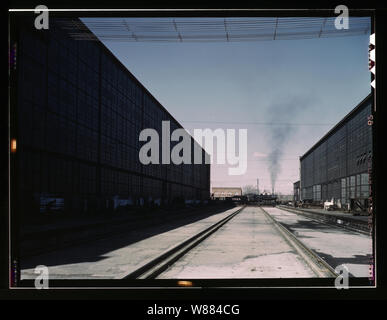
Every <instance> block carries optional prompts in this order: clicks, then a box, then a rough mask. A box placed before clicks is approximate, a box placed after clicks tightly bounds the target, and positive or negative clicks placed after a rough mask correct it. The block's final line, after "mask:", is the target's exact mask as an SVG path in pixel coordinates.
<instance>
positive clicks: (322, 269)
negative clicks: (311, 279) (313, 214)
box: [261, 207, 338, 278]
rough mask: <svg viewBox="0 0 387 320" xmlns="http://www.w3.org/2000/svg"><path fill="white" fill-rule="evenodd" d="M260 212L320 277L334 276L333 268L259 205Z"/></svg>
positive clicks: (335, 275)
mask: <svg viewBox="0 0 387 320" xmlns="http://www.w3.org/2000/svg"><path fill="white" fill-rule="evenodd" d="M261 210H262V212H263V213H264V214H265V215H266V217H267V218H268V219H269V220H270V221H272V222H273V224H274V226H276V227H277V230H278V231H279V233H280V234H281V235H282V237H283V238H284V239H285V241H286V242H287V243H288V244H289V245H290V246H291V247H293V248H294V249H295V250H296V252H297V253H298V254H299V255H300V256H301V258H302V259H303V260H304V261H305V262H306V264H307V265H308V266H309V267H310V268H311V269H312V271H313V272H314V273H315V274H316V275H317V276H318V277H320V278H336V277H337V276H338V274H337V273H336V272H335V270H334V269H333V268H332V267H331V266H330V265H329V264H328V263H327V262H326V261H325V260H323V259H322V258H321V257H320V256H319V255H317V254H316V253H315V252H314V251H313V250H311V249H310V248H308V247H307V246H306V245H305V244H304V243H303V242H302V241H301V240H299V239H298V238H297V237H296V236H295V235H294V234H293V233H292V232H290V231H289V230H288V229H287V228H285V227H284V226H283V225H282V224H281V223H280V222H278V221H277V220H275V219H274V218H273V217H272V216H271V215H270V214H269V213H268V212H267V211H266V210H265V209H263V208H262V207H261Z"/></svg>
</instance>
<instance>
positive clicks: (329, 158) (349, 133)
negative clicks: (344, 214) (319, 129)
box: [301, 96, 372, 204]
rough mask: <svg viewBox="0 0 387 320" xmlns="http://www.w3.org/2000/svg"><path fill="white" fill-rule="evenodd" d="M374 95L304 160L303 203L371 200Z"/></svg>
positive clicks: (302, 172) (348, 116)
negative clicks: (307, 201) (369, 194)
mask: <svg viewBox="0 0 387 320" xmlns="http://www.w3.org/2000/svg"><path fill="white" fill-rule="evenodd" d="M371 102H372V100H371V96H368V97H367V98H366V99H364V100H363V101H362V102H361V103H360V104H359V105H358V106H357V107H356V108H355V109H354V110H352V111H351V113H349V114H348V115H347V116H346V117H345V118H344V119H343V120H342V121H341V122H340V123H339V124H338V125H336V127H335V128H333V129H332V130H331V132H329V133H328V134H327V135H326V136H324V137H323V138H322V139H321V140H320V141H319V142H318V143H317V144H316V145H315V146H314V147H313V148H312V149H310V150H309V151H308V152H307V153H306V154H305V155H304V156H303V157H301V197H302V200H309V201H325V200H330V199H331V198H334V199H335V200H338V199H340V201H339V202H340V203H342V204H344V203H349V201H350V200H351V199H355V200H356V199H362V200H364V199H366V198H367V197H368V188H369V186H368V164H369V161H371V157H372V131H371V127H370V126H369V125H368V117H369V116H370V114H371Z"/></svg>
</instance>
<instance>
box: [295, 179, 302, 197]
mask: <svg viewBox="0 0 387 320" xmlns="http://www.w3.org/2000/svg"><path fill="white" fill-rule="evenodd" d="M300 199H301V198H300V180H298V181H296V182H295V183H293V201H294V202H298V201H300Z"/></svg>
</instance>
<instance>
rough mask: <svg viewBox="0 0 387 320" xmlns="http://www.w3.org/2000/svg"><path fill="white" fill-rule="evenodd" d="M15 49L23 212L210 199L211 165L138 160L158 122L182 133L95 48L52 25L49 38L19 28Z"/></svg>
mask: <svg viewBox="0 0 387 320" xmlns="http://www.w3.org/2000/svg"><path fill="white" fill-rule="evenodd" d="M18 50H19V52H18V108H17V114H18V120H17V128H18V159H19V160H18V170H19V175H18V176H19V179H20V180H19V188H18V190H19V197H20V198H21V199H22V200H23V206H22V207H23V211H24V212H27V211H37V208H39V207H40V203H41V202H42V201H47V200H45V199H46V198H49V197H57V198H58V199H59V198H62V199H64V208H65V210H66V211H69V212H72V211H74V212H76V211H93V210H94V211H98V210H102V209H104V208H106V207H109V206H110V204H111V203H112V201H113V200H112V199H117V198H118V199H127V200H128V199H129V200H130V201H132V202H133V203H136V202H137V203H138V202H139V199H140V198H143V199H144V200H145V201H146V200H152V201H153V200H156V199H159V200H160V201H164V202H171V201H173V200H174V198H176V197H183V198H184V199H189V200H196V199H208V198H209V195H210V194H209V189H210V181H209V179H210V168H209V165H205V164H203V165H188V164H184V165H172V164H171V165H156V164H154V165H147V166H146V165H142V164H141V163H140V162H139V159H138V154H139V149H140V147H141V145H142V142H140V141H139V139H138V137H139V134H140V131H141V130H142V129H144V128H154V129H156V130H157V131H158V132H159V136H160V140H161V121H162V120H170V121H171V132H172V130H174V129H176V128H179V127H180V126H179V125H178V124H177V123H176V121H175V120H173V118H171V116H170V115H169V114H168V112H167V111H166V110H164V109H163V108H162V107H161V106H160V105H159V103H158V102H157V101H156V100H155V99H154V98H153V97H152V96H151V95H150V94H149V93H148V92H147V91H146V90H145V89H144V88H143V87H142V86H141V85H140V84H139V83H138V82H137V81H136V80H135V79H134V77H133V76H131V75H130V73H129V72H128V71H127V70H126V69H125V68H124V67H123V66H122V65H121V64H120V63H119V62H118V61H117V60H116V59H115V58H114V57H113V56H112V54H111V53H110V52H108V50H107V49H106V48H104V47H103V46H102V45H101V44H100V43H97V42H93V41H76V40H73V39H71V38H70V37H68V35H66V33H65V32H64V31H63V30H61V29H59V28H58V27H56V25H55V21H54V20H50V29H49V30H47V31H36V30H35V31H34V30H31V28H27V29H24V28H21V29H20V33H19V42H18ZM160 146H161V142H160ZM172 146H173V143H172V144H171V147H172ZM192 156H193V155H192ZM113 202H114V201H113ZM115 203H118V202H117V201H116V202H115ZM123 203H125V202H123Z"/></svg>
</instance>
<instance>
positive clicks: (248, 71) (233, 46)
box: [86, 23, 370, 194]
mask: <svg viewBox="0 0 387 320" xmlns="http://www.w3.org/2000/svg"><path fill="white" fill-rule="evenodd" d="M86 24H87V23H86ZM92 31H93V30H92ZM102 42H103V43H104V44H105V45H106V46H107V47H108V49H109V50H110V51H111V52H112V53H113V54H114V55H115V56H116V57H117V58H118V59H119V60H120V61H121V62H122V63H123V64H124V65H125V66H126V67H127V68H128V70H129V71H130V72H131V73H133V74H134V76H135V77H136V78H137V79H138V80H139V81H140V82H141V83H142V84H143V85H144V86H145V87H146V88H147V89H148V90H149V91H150V92H151V93H152V94H153V96H154V97H155V98H156V99H157V100H158V101H159V102H160V103H161V104H162V105H163V106H164V107H165V108H166V109H167V110H168V111H169V112H170V113H171V114H172V115H173V116H174V118H175V119H176V120H177V121H179V122H180V123H181V124H182V125H183V127H184V128H186V129H187V130H188V131H189V132H190V133H192V132H193V129H194V128H203V129H205V128H210V129H216V128H223V129H227V128H228V129H232V128H233V129H236V130H237V129H244V128H245V129H247V130H248V131H247V139H248V142H247V158H248V160H247V161H248V162H247V171H246V173H245V174H244V175H239V176H231V175H229V174H228V168H229V165H228V164H227V163H226V164H225V165H216V164H213V165H211V186H225V187H234V186H235V187H244V186H246V185H256V184H257V179H259V189H260V191H262V190H264V189H267V190H270V191H271V190H272V185H273V181H274V180H275V183H274V184H275V186H274V189H275V191H276V192H280V193H283V194H292V193H293V182H295V181H297V180H298V179H299V157H300V156H302V155H303V154H304V153H305V152H306V151H308V149H309V148H310V147H312V146H313V145H314V144H315V143H316V142H317V141H318V140H319V139H320V138H321V137H322V136H323V135H324V134H325V133H327V132H328V131H329V130H330V129H331V128H332V127H333V126H334V125H335V124H336V123H337V122H339V121H340V120H341V119H342V118H343V117H344V116H345V115H346V114H347V113H348V112H349V111H351V110H352V109H353V108H354V107H355V106H356V105H357V104H358V103H359V102H360V101H361V100H363V99H364V98H365V97H366V96H367V95H368V94H369V93H370V73H369V70H368V44H369V35H362V36H348V37H339V38H317V39H303V40H268V41H246V42H195V43H189V42H166V43H163V42H118V41H111V40H108V41H102ZM273 157H274V158H275V159H276V160H273ZM215 160H216V158H215ZM273 166H274V167H275V168H274V169H273ZM273 171H274V172H276V173H275V174H274V177H273Z"/></svg>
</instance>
